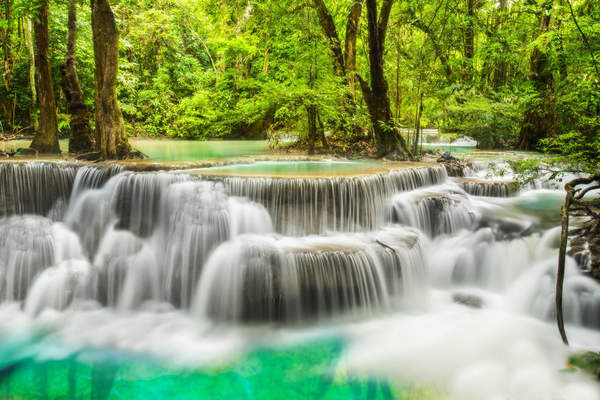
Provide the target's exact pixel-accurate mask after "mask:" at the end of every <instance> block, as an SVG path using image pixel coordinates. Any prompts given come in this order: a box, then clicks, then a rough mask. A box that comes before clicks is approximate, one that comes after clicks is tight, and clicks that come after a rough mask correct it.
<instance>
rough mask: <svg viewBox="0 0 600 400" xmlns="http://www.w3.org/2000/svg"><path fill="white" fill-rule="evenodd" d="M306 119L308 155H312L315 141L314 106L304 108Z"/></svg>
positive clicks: (315, 108)
mask: <svg viewBox="0 0 600 400" xmlns="http://www.w3.org/2000/svg"><path fill="white" fill-rule="evenodd" d="M306 116H307V117H308V154H314V152H315V142H316V141H317V107H316V106H315V105H314V104H311V105H307V106H306Z"/></svg>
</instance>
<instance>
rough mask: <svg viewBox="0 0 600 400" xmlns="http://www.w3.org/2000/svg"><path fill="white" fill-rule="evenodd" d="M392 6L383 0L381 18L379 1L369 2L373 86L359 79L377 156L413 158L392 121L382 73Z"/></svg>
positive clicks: (368, 22) (369, 36)
mask: <svg viewBox="0 0 600 400" xmlns="http://www.w3.org/2000/svg"><path fill="white" fill-rule="evenodd" d="M393 3H394V1H393V0H384V1H383V4H382V6H381V10H380V12H379V17H378V16H377V1H376V0H367V1H366V5H367V24H368V44H369V70H370V72H371V84H370V85H369V84H368V83H367V82H366V81H365V80H364V79H363V78H362V77H361V76H360V75H357V77H358V79H359V82H360V86H361V89H362V93H363V97H364V99H365V102H366V103H367V107H368V109H369V116H370V119H371V124H372V126H373V131H374V133H375V144H376V146H377V154H378V156H379V157H384V156H394V157H400V158H404V159H412V158H413V155H412V153H411V151H410V150H409V149H408V146H407V144H406V141H405V140H404V138H403V137H402V135H400V133H399V131H398V129H397V128H396V125H395V122H394V120H393V119H392V110H391V108H390V99H389V97H388V84H387V81H386V80H385V74H384V71H383V56H384V50H385V36H386V33H387V27H388V22H389V17H390V12H391V10H392V5H393Z"/></svg>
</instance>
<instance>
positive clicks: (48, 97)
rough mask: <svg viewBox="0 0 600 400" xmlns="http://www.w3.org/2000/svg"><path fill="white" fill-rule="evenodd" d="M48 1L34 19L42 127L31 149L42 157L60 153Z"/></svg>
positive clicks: (37, 82) (41, 0) (36, 69)
mask: <svg viewBox="0 0 600 400" xmlns="http://www.w3.org/2000/svg"><path fill="white" fill-rule="evenodd" d="M48 9H49V5H48V0H40V2H39V3H38V9H37V13H36V15H35V17H34V23H33V30H34V43H35V46H34V47H35V78H36V84H37V98H38V104H39V106H40V119H39V126H38V130H37V133H36V135H35V137H34V138H33V142H32V143H31V148H32V149H34V150H36V151H38V152H40V153H60V147H59V145H58V122H57V119H56V99H55V97H54V79H53V78H52V72H51V70H50V55H49V48H48Z"/></svg>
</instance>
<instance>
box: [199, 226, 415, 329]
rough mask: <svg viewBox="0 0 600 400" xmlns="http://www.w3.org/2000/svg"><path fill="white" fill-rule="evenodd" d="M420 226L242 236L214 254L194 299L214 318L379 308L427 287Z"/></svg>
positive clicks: (298, 316)
mask: <svg viewBox="0 0 600 400" xmlns="http://www.w3.org/2000/svg"><path fill="white" fill-rule="evenodd" d="M425 277H426V262H425V256H424V252H423V244H422V239H421V237H420V236H419V234H418V233H417V232H416V231H411V230H407V229H404V228H388V229H386V230H384V231H381V232H378V233H372V234H350V235H348V234H346V235H336V236H323V237H316V236H313V237H305V238H294V237H278V236H275V237H269V236H257V235H251V236H240V237H238V238H237V239H236V240H235V241H230V242H227V243H225V244H223V245H221V247H219V248H218V249H217V250H216V251H215V253H214V254H213V255H212V256H211V257H210V259H209V260H208V262H207V264H206V267H205V271H204V273H203V275H202V280H201V284H200V287H199V290H198V297H197V300H196V310H197V312H198V313H199V314H200V315H203V316H204V317H208V318H211V319H215V320H234V321H254V322H257V321H262V322H264V321H286V322H294V321H295V322H298V321H305V320H307V319H311V318H316V319H322V318H325V317H332V316H336V315H342V314H344V313H360V312H361V311H367V310H368V311H379V310H382V309H386V308H389V307H390V306H391V305H392V304H395V303H397V301H398V300H399V299H410V298H414V297H416V296H418V295H419V294H420V293H422V291H423V289H424V286H425V280H426V279H425Z"/></svg>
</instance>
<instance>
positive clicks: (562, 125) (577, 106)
mask: <svg viewBox="0 0 600 400" xmlns="http://www.w3.org/2000/svg"><path fill="white" fill-rule="evenodd" d="M44 3H46V2H45V1H43V0H42V1H35V0H33V1H32V0H28V1H26V0H0V8H1V9H0V42H1V43H2V48H1V54H2V65H1V66H0V74H1V76H2V82H1V85H0V131H2V132H4V135H6V136H8V135H14V134H17V133H18V134H23V133H24V134H33V133H34V132H35V130H36V129H37V127H38V123H39V118H40V107H39V105H38V99H37V98H36V83H35V79H34V77H33V76H34V74H35V62H34V58H35V57H34V53H35V51H36V48H35V46H34V35H33V33H34V30H33V25H35V23H37V22H38V14H39V9H40V5H42V6H43V5H44ZM92 3H94V1H92ZM75 7H76V9H77V12H78V22H77V34H78V36H77V46H76V53H75V54H76V57H75V60H76V61H75V63H76V71H77V75H78V80H79V83H80V85H81V89H82V93H83V98H82V101H83V102H84V103H85V105H86V106H87V108H88V109H89V110H90V111H91V113H90V115H91V129H94V127H95V126H96V125H97V124H96V122H95V119H96V118H95V116H94V112H93V110H94V108H95V101H94V99H95V90H96V89H95V80H94V79H95V77H94V71H95V62H94V37H93V32H92V23H91V20H92V19H91V7H90V3H89V2H81V3H77V2H75ZM110 7H111V8H112V11H113V13H114V18H115V21H116V26H117V28H118V31H119V33H120V39H119V42H118V55H119V64H118V74H117V83H116V94H117V98H118V100H119V104H120V110H121V112H122V116H123V121H124V123H125V132H126V133H127V135H129V136H156V137H181V138H192V139H202V138H248V139H254V138H261V137H264V136H265V135H266V134H272V135H275V139H276V132H296V133H299V134H300V135H302V136H306V137H307V138H308V140H309V142H310V144H311V146H314V142H315V141H317V140H319V139H320V138H322V137H323V134H324V132H332V137H334V138H338V139H340V138H341V140H347V141H349V142H351V141H353V140H354V141H356V140H361V138H369V137H371V138H374V139H375V141H376V142H377V143H378V145H379V146H380V147H381V146H384V147H385V146H388V147H389V146H392V147H394V146H396V147H401V148H402V149H404V150H403V153H404V154H405V155H406V154H408V153H410V151H411V149H413V148H414V149H416V144H417V143H418V141H419V140H420V136H419V133H420V129H421V127H436V128H440V129H442V130H445V131H451V132H458V133H461V134H466V135H469V136H472V137H473V138H475V139H476V140H477V141H478V142H479V145H480V146H481V147H482V148H520V149H532V150H544V151H554V152H559V153H564V154H566V155H569V156H571V157H576V158H579V159H582V160H585V161H587V162H589V161H592V162H594V161H597V160H598V158H599V155H600V122H599V120H598V113H599V112H600V90H599V89H600V74H599V70H598V57H600V2H598V1H596V0H580V1H579V0H578V1H575V0H554V1H552V0H515V1H508V0H500V1H487V0H435V1H425V0H397V1H390V0H383V1H375V0H367V1H366V2H364V1H359V0H356V1H354V0H338V1H332V0H328V1H324V0H306V1H304V0H281V1H264V0H158V1H147V0H142V1H130V0H120V1H114V2H110ZM48 10H49V12H48V21H49V22H48V26H49V41H48V43H49V51H48V60H49V63H50V68H51V75H52V77H53V86H54V93H55V94H56V105H55V107H56V114H57V126H56V129H57V131H58V133H59V134H60V135H61V136H62V137H68V136H69V134H70V131H71V127H72V124H73V115H74V114H73V112H72V110H71V111H70V110H69V109H68V107H67V102H66V94H65V89H64V87H61V85H60V82H61V78H62V74H61V68H62V67H63V64H65V58H66V56H67V33H68V14H69V13H68V10H69V6H68V2H67V1H66V0H65V1H50V2H49V3H48ZM377 35H379V36H377ZM381 36H383V37H381ZM375 39H377V40H375ZM96 40H97V39H96ZM96 44H98V43H96ZM376 50H380V54H379V55H377V54H374V52H375V51H376ZM377 57H379V58H377ZM378 64H381V67H382V76H381V77H380V76H379V73H378V70H377V66H378ZM38 92H39V88H38ZM386 101H387V103H388V104H387V105H386V104H385V102H386ZM386 107H387V108H388V111H389V112H385V108H386ZM381 110H383V111H381ZM380 111H381V112H380ZM400 128H403V129H402V132H404V133H403V136H404V139H405V140H406V142H407V143H406V144H403V143H395V142H394V143H391V144H390V143H387V142H386V143H385V144H382V143H383V142H384V141H386V140H388V139H386V138H390V137H396V136H400V135H396V134H395V133H394V132H398V131H399V130H400ZM378 130H379V131H380V132H378ZM274 132H275V133H274ZM404 146H408V148H405V147H404ZM384 153H387V151H384V152H382V153H381V155H383V154H384Z"/></svg>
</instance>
